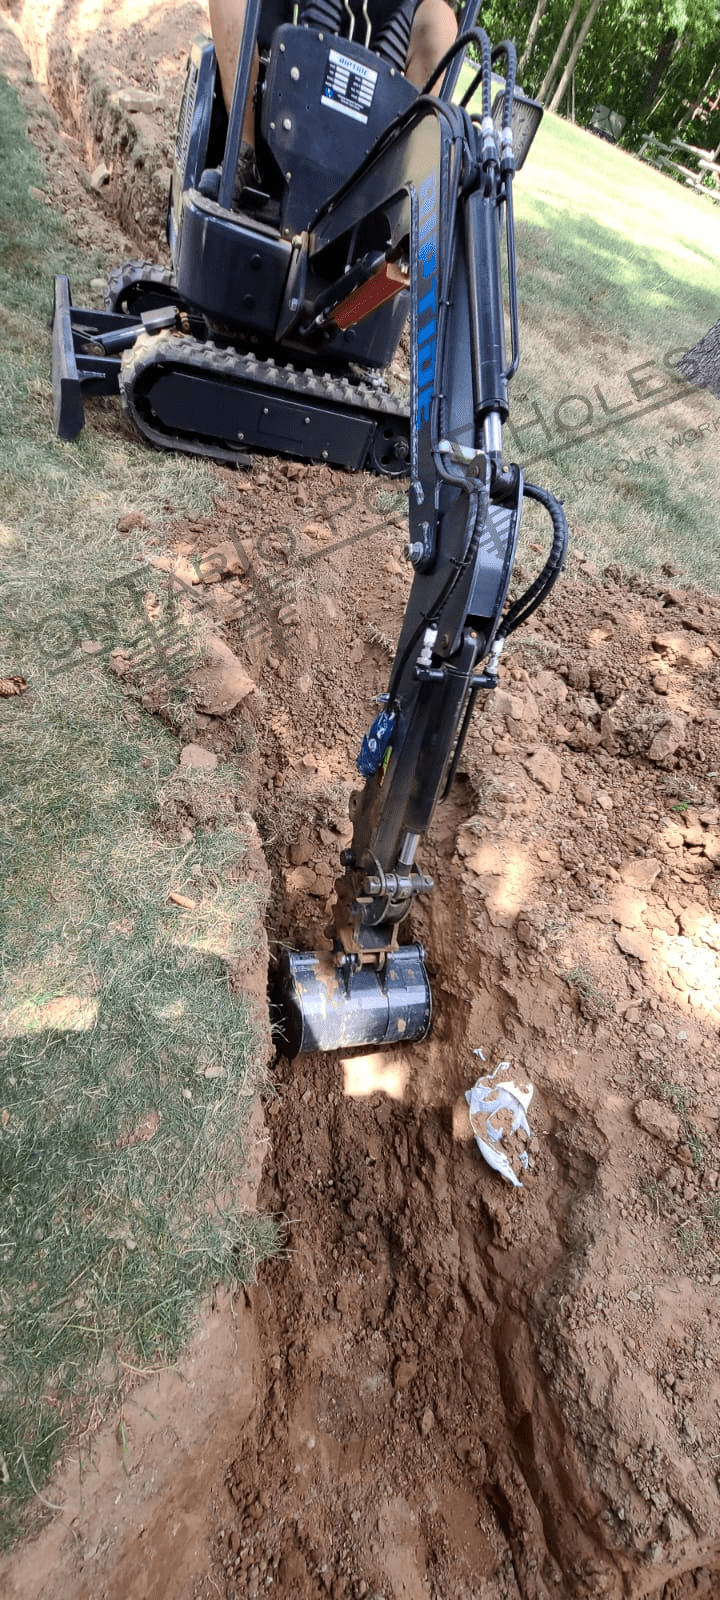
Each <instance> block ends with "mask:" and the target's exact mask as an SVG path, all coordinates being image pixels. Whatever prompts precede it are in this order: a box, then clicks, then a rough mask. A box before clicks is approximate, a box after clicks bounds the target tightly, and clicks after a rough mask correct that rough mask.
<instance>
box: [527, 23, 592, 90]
mask: <svg viewBox="0 0 720 1600" xmlns="http://www.w3.org/2000/svg"><path fill="white" fill-rule="evenodd" d="M582 4H583V0H575V4H574V5H573V8H572V11H571V12H570V15H569V17H568V19H567V22H566V24H565V27H564V28H563V31H562V33H561V35H560V43H559V44H558V46H557V49H556V51H555V54H554V56H553V58H552V61H551V62H550V66H549V67H548V70H547V72H546V73H545V77H544V78H543V81H542V83H541V85H540V88H539V89H538V92H537V98H538V100H542V101H544V100H545V99H546V98H547V94H548V90H549V89H550V88H551V87H552V85H553V83H554V81H555V74H556V73H557V71H558V68H559V67H560V65H561V62H562V58H563V56H564V54H565V47H566V45H567V42H568V39H569V38H570V35H571V33H572V31H573V28H574V27H575V23H576V22H577V19H578V16H579V13H580V10H581V7H582Z"/></svg>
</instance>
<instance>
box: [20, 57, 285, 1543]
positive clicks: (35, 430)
mask: <svg viewBox="0 0 720 1600" xmlns="http://www.w3.org/2000/svg"><path fill="white" fill-rule="evenodd" d="M0 142H2V145H3V150H4V152H5V165H4V180H3V189H2V194H1V195H0V303H2V305H3V357H2V366H1V368H0V401H1V402H2V409H3V414H4V415H5V416H6V417H8V418H9V417H12V424H11V425H10V426H7V427H6V428H5V430H4V431H3V436H2V452H1V455H0V489H1V492H2V496H3V507H2V517H3V520H2V522H1V523H0V547H1V549H2V569H1V573H0V677H6V676H12V675H16V676H18V677H22V678H23V679H25V680H26V682H27V685H28V687H27V692H24V693H21V694H18V695H16V696H13V697H12V698H11V699H0V742H1V744H2V778H1V780H0V906H1V909H2V916H1V918H0V925H1V926H2V945H1V947H0V979H1V988H0V1545H3V1546H7V1545H8V1544H9V1543H10V1542H11V1541H12V1539H13V1538H14V1537H15V1536H16V1535H17V1533H18V1531H19V1529H20V1528H21V1527H22V1525H23V1524H22V1516H23V1509H24V1507H25V1505H26V1502H27V1501H28V1500H29V1498H30V1497H31V1496H33V1494H34V1493H37V1492H39V1491H41V1490H42V1487H43V1484H44V1481H45V1479H46V1478H47V1475H48V1473H49V1472H50V1470H51V1468H52V1466H53V1464H54V1462H55V1461H56V1460H57V1458H58V1455H59V1453H60V1452H61V1450H62V1447H63V1445H64V1443H66V1441H67V1440H68V1439H69V1438H71V1437H72V1435H73V1432H74V1431H75V1430H77V1429H80V1428H82V1426H83V1425H85V1424H86V1423H87V1419H88V1415H89V1413H90V1411H91V1409H92V1412H93V1415H95V1416H100V1415H102V1414H103V1412H104V1411H106V1410H107V1407H108V1405H109V1404H110V1403H111V1401H112V1398H113V1396H114V1395H115V1394H116V1393H117V1392H118V1386H119V1385H120V1384H121V1383H122V1382H123V1381H126V1379H127V1374H128V1372H129V1371H130V1370H131V1369H134V1368H138V1369H141V1368H144V1367H147V1366H152V1365H156V1364H157V1363H158V1362H160V1363H162V1362H168V1361H172V1359H173V1358H174V1357H175V1356H176V1355H177V1353H178V1352H179V1349H180V1347H181V1345H182V1342H183V1340H184V1339H185V1338H186V1337H187V1334H188V1331H189V1329H190V1327H191V1323H192V1318H193V1314H194V1313H195V1311H196V1310H197V1307H198V1304H199V1301H200V1298H201V1296H202V1294H203V1292H204V1291H205V1290H206V1289H207V1288H208V1287H209V1286H210V1285H211V1284H212V1283H214V1282H217V1281H223V1282H226V1283H230V1282H232V1281H238V1280H239V1281H245V1280H247V1279H248V1278H251V1277H252V1276H253V1275H254V1272H255V1268H256V1264H257V1262H258V1261H259V1260H260V1259H262V1257H263V1256H265V1255H266V1254H267V1253H268V1252H269V1251H271V1250H272V1249H273V1248H274V1245H275V1230H274V1226H273V1224H272V1223H271V1222H269V1221H268V1220H267V1219H263V1218H258V1217H252V1216H247V1215H246V1214H244V1213H242V1211H241V1209H240V1208H239V1206H238V1204H237V1203H236V1202H235V1199H234V1195H235V1193H236V1185H237V1178H238V1175H239V1173H240V1172H241V1170H242V1138H243V1128H244V1126H245V1124H246V1122H247V1117H248V1114H249V1110H250V1107H251V1105H252V1104H253V1097H254V1096H255V1095H256V1093H257V1090H258V1087H259V1085H260V1084H261V1083H262V1070H261V1067H260V1065H259V1063H260V1062H261V1059H262V1049H261V1045H260V1041H259V1039H258V1037H257V1030H256V1025H255V1024H254V1023H253V1021H252V1020H251V1017H250V1012H249V1009H248V1005H247V1003H246V1002H245V1001H244V1000H243V999H242V998H235V997H234V996H232V995H231V992H230V986H229V982H228V960H229V959H232V960H233V961H235V962H239V963H240V967H239V971H240V972H241V964H242V955H243V952H244V951H245V950H247V949H248V947H249V944H250V942H251V941H252V939H253V938H254V935H255V927H256V921H257V916H258V907H257V905H256V903H255V900H254V898H253V892H252V890H251V888H249V887H248V886H247V884H246V883H245V882H244V881H243V866H242V863H243V860H244V857H245V851H246V844H247V827H246V825H245V822H244V817H243V813H242V811H241V810H240V809H239V805H238V801H237V798H236V780H235V777H234V774H233V773H232V772H231V771H230V770H229V769H228V768H223V767H220V768H219V769H218V770H217V771H216V772H215V773H212V774H202V775H201V774H197V773H196V774H191V773H188V774H184V773H180V772H179V771H178V766H177V757H178V745H177V740H176V739H175V738H173V737H172V735H171V734H170V733H169V732H168V730H167V728H165V727H163V726H162V725H161V724H160V723H159V722H158V721H157V720H156V719H154V718H153V717H151V716H150V715H148V714H146V713H145V712H144V711H142V710H140V709H139V708H138V707H137V706H136V705H135V703H134V702H133V701H131V700H130V699H129V698H128V697H127V696H126V695H124V694H123V689H122V685H121V684H120V682H119V681H118V680H117V679H116V678H115V676H114V675H113V674H112V673H111V672H110V671H109V670H108V668H109V658H110V653H111V651H112V650H113V649H115V648H124V649H126V650H132V652H133V653H134V655H135V656H136V657H137V658H138V659H139V660H140V661H141V663H144V665H145V667H146V669H147V671H148V673H149V674H150V676H152V674H153V672H158V671H164V670H166V669H167V667H168V661H170V665H171V666H172V667H173V670H174V671H175V676H176V678H177V675H178V671H179V670H180V669H182V670H186V669H187V666H188V665H189V664H190V663H191V661H192V659H193V655H194V653H195V652H196V651H197V649H198V641H197V638H196V636H195V634H194V632H193V631H192V629H191V627H190V625H189V624H188V623H186V621H185V619H184V617H183V615H182V613H181V611H180V610H179V609H177V608H176V609H173V606H172V604H171V602H166V603H164V604H163V603H162V602H161V601H160V599H159V598H158V596H157V595H153V594H152V592H151V591H152V590H153V588H154V587H157V585H154V581H152V580H150V579H149V578H148V576H147V571H146V570H145V571H143V570H142V568H141V567H140V566H138V564H136V563H135V562H134V561H133V557H134V556H136V555H142V554H143V551H144V549H145V543H146V541H147V540H148V539H151V538H154V539H155V540H156V541H157V539H159V538H160V539H161V538H162V536H163V533H164V531H165V530H166V529H167V528H168V527H169V525H170V524H171V523H172V522H174V521H175V520H176V519H177V518H178V516H180V515H183V514H187V513H189V514H195V515H197V514H198V513H201V512H203V511H209V510H210V509H211V507H212V504H213V497H214V482H215V480H214V477H213V474H212V471H211V470H210V469H208V468H207V467H206V466H204V465H203V464H201V463H188V462H184V461H178V460H177V459H174V458H171V457H168V458H160V459H159V458H158V457H156V456H153V455H152V453H151V452H149V451H147V450H145V449H144V448H143V447H142V446H140V445H139V444H135V442H134V441H133V440H132V439H131V438H130V436H129V434H128V433H127V431H126V430H125V427H124V424H123V423H122V421H121V419H120V417H119V415H118V422H117V428H116V429H115V430H114V431H113V432H103V431H102V430H96V431H93V430H92V429H91V428H90V429H88V430H87V431H86V432H85V433H84V434H83V435H82V436H81V438H80V439H79V440H78V441H77V442H76V443H75V444H74V445H72V446H67V445H64V444H61V443H60V442H59V441H58V440H57V439H56V438H55V436H54V433H53V428H52V405H51V393H50V377H49V363H50V340H49V332H48V324H49V311H50V305H51V300H52V274H53V272H54V271H55V270H66V271H67V270H69V271H70V272H72V273H73V275H74V276H75V277H79V283H78V294H77V298H78V299H80V297H81V294H82V291H83V282H82V280H83V277H84V276H89V275H90V274H93V275H94V274H95V273H97V271H98V261H97V259H95V260H94V261H92V262H90V263H88V262H87V261H85V262H84V263H80V262H78V261H77V260H76V259H75V254H74V249H73V246H72V243H71V241H70V240H69V238H68V236H67V234H66V232H65V230H64V228H63V226H62V224H61V223H60V222H59V221H58V219H57V218H55V217H54V216H53V214H52V212H51V211H50V210H49V208H48V207H47V206H46V205H45V204H43V203H42V201H39V200H36V199H33V196H32V194H31V193H30V192H29V190H30V188H31V187H33V186H38V185H40V184H41V183H42V179H43V173H42V167H41V165H40V162H39V158H38V157H37V155H36V153H35V152H34V151H33V150H32V148H31V147H30V145H29V144H28V142H27V140H26V138H25V132H24V117H23V112H22V108H21V106H20V104H19V101H18V100H17V97H16V95H15V93H14V91H13V90H12V89H11V88H10V87H9V86H8V84H7V83H6V82H5V80H4V79H2V78H0ZM136 507H141V508H142V517H141V518H139V519H138V523H139V526H138V527H137V528H136V530H135V532H134V533H133V534H131V536H130V537H129V538H127V539H125V540H124V541H121V540H120V539H119V538H118V533H117V521H118V515H119V513H121V512H122V511H123V510H125V509H132V508H136ZM171 677H172V673H171ZM172 692H173V693H176V694H177V695H179V696H181V695H182V690H181V689H180V688H179V687H178V688H175V689H173V691H172ZM180 813H181V815H182V818H183V819H184V821H185V823H186V824H187V823H188V822H189V823H190V826H189V828H188V827H187V826H186V827H185V830H184V832H183V834H182V837H184V838H185V839H186V840H187V839H188V835H189V836H190V838H189V842H187V843H185V844H182V843H181V842H180V829H179V827H178V821H177V819H178V815H179V814H180ZM172 892H175V893H176V894H179V895H180V897H181V901H182V902H189V904H187V903H181V904H177V903H173V902H172V901H169V899H168V896H169V894H171V893H172Z"/></svg>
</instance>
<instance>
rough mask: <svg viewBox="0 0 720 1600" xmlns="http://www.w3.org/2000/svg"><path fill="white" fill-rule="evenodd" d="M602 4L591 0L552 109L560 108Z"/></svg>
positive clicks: (554, 97) (556, 91)
mask: <svg viewBox="0 0 720 1600" xmlns="http://www.w3.org/2000/svg"><path fill="white" fill-rule="evenodd" d="M602 4H603V0H590V10H589V11H588V14H587V16H586V18H585V21H584V23H583V25H582V27H581V29H580V32H579V34H578V36H577V39H576V40H575V43H574V45H573V47H572V50H571V51H570V55H569V57H568V61H567V65H566V67H565V71H564V73H563V75H562V77H561V79H560V82H559V84H558V86H557V89H556V90H555V93H554V95H553V97H552V100H551V101H550V106H549V109H550V111H557V108H558V106H559V104H560V101H561V100H562V97H563V95H564V93H565V90H566V89H567V86H568V84H569V82H570V79H571V77H572V75H573V73H574V71H575V68H576V66H577V59H578V56H579V54H580V51H581V50H582V47H583V45H584V43H585V40H586V39H587V36H588V34H589V32H590V28H591V26H592V23H593V19H594V17H595V13H596V11H598V10H599V8H600V6H601V5H602Z"/></svg>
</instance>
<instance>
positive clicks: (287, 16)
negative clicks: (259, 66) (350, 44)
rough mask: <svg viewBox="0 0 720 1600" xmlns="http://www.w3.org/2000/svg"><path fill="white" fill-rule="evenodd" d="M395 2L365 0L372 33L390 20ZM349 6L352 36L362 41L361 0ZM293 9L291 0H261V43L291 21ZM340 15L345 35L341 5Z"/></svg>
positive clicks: (418, 0)
mask: <svg viewBox="0 0 720 1600" xmlns="http://www.w3.org/2000/svg"><path fill="white" fill-rule="evenodd" d="M397 3H398V0H367V13H368V17H369V18H370V25H371V28H372V31H373V33H374V34H377V33H380V32H381V31H382V29H383V28H384V27H385V25H386V23H388V22H389V21H390V18H391V17H392V15H393V13H394V12H395V11H396V10H397ZM419 4H420V0H415V7H414V9H417V6H418V5H419ZM350 7H351V10H352V13H353V16H354V17H355V19H356V21H355V30H354V34H353V37H354V38H355V39H356V40H360V41H361V42H362V43H364V40H365V18H364V17H363V11H362V0H350ZM293 11H294V5H293V0H263V7H262V20H261V23H260V29H259V36H260V40H261V43H265V42H267V43H269V41H270V39H271V38H272V35H273V33H274V32H275V29H276V28H279V27H280V25H281V23H283V22H292V18H293ZM342 17H343V23H342V28H341V32H342V35H343V36H346V35H347V32H348V28H347V21H348V18H347V12H346V10H345V7H344V6H343V7H342Z"/></svg>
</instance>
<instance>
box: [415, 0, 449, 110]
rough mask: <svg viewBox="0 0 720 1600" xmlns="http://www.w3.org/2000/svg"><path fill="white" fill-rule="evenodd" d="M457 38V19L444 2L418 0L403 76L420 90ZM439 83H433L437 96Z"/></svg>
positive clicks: (439, 0)
mask: <svg viewBox="0 0 720 1600" xmlns="http://www.w3.org/2000/svg"><path fill="white" fill-rule="evenodd" d="M456 36H457V20H456V17H455V13H454V11H452V10H451V8H450V6H449V5H448V4H447V0H420V4H419V6H418V8H417V11H416V12H415V16H414V18H413V25H412V32H411V34H410V46H409V49H408V58H407V65H406V67H405V77H406V78H407V79H408V80H409V82H410V83H412V84H414V85H415V88H416V89H422V87H423V85H424V84H426V83H427V80H428V78H429V77H430V74H431V72H432V70H433V67H435V66H437V63H438V61H440V60H441V58H442V57H443V56H444V54H445V51H446V50H448V49H449V47H450V45H451V44H452V42H453V39H455V38H456ZM439 87H440V81H438V82H437V83H436V84H434V86H433V88H434V92H435V93H437V91H438V89H439Z"/></svg>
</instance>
